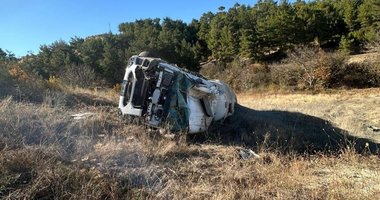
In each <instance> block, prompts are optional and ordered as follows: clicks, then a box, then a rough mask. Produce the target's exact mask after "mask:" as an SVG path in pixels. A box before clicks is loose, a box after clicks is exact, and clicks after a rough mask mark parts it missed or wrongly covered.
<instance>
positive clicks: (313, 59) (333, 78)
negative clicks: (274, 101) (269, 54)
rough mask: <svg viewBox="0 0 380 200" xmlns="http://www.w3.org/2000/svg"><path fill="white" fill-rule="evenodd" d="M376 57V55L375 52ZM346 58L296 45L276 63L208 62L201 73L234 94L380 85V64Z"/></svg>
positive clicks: (242, 60)
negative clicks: (250, 90) (272, 89)
mask: <svg viewBox="0 0 380 200" xmlns="http://www.w3.org/2000/svg"><path fill="white" fill-rule="evenodd" d="M376 54H377V55H379V53H378V52H377V53H376ZM354 61H355V59H353V58H350V57H349V56H348V55H345V54H342V53H339V52H335V53H330V52H325V51H323V50H322V49H320V48H317V47H314V46H298V47H295V48H294V49H293V50H291V51H289V52H288V53H287V58H286V59H283V60H282V61H281V62H278V63H272V64H268V63H262V64H258V63H252V62H251V61H250V60H244V59H236V60H235V61H234V62H232V63H230V64H227V65H225V64H223V63H218V62H214V63H208V64H206V65H204V66H203V67H202V69H201V71H200V72H201V73H202V74H203V75H205V76H206V77H209V78H214V79H222V80H225V81H226V82H227V83H228V84H230V85H231V86H232V87H233V88H234V89H235V90H237V91H246V90H249V89H253V88H255V89H267V90H268V89H270V88H277V89H279V88H282V89H287V90H311V91H318V90H324V89H330V88H370V87H379V86H380V62H368V61H365V62H354Z"/></svg>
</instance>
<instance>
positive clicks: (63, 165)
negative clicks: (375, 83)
mask: <svg viewBox="0 0 380 200" xmlns="http://www.w3.org/2000/svg"><path fill="white" fill-rule="evenodd" d="M67 91H69V93H66V94H65V93H61V92H59V91H56V92H50V93H46V95H45V97H44V100H43V101H41V102H34V103H28V102H23V101H21V102H20V101H16V100H14V98H11V97H8V98H2V99H1V100H0V198H3V199H374V198H375V197H376V196H378V195H379V194H380V176H379V170H380V161H379V157H378V156H377V155H372V154H368V152H367V154H365V153H364V154H359V153H357V152H356V150H355V149H354V148H347V147H345V146H341V147H340V148H339V149H338V152H337V153H333V154H332V153H329V152H324V151H318V152H314V153H311V154H310V153H300V152H298V151H297V145H294V144H292V145H291V144H290V143H286V142H283V141H282V142H281V141H277V143H271V142H272V141H271V140H269V139H267V138H266V135H264V139H263V140H255V138H253V137H250V134H251V133H252V132H248V130H249V129H242V128H243V127H237V128H236V127H232V126H234V125H236V126H240V125H246V126H249V127H251V128H253V130H254V134H253V135H255V136H257V134H259V133H260V130H262V133H267V134H271V133H273V132H271V131H273V130H274V129H281V128H283V129H286V126H289V124H287V123H282V124H281V123H280V122H281V121H282V120H283V118H282V117H284V116H286V117H294V116H293V114H292V113H291V112H293V111H294V112H300V113H303V115H304V116H302V117H303V120H304V121H307V120H309V119H313V120H316V119H314V118H310V117H307V116H306V115H310V116H315V117H319V118H326V119H327V120H330V121H332V122H333V123H334V124H335V125H336V126H337V127H340V128H343V129H346V130H354V131H352V132H353V133H355V134H357V135H360V134H361V135H363V134H365V133H362V132H358V131H357V132H355V130H356V129H358V130H361V129H360V128H357V125H355V124H354V122H359V121H360V120H365V122H366V123H367V122H368V123H371V124H372V125H378V124H377V123H379V121H376V120H378V119H377V118H376V113H379V112H378V109H377V107H378V106H375V105H377V103H378V102H380V101H378V98H379V95H378V94H379V93H378V90H377V89H372V90H360V91H359V90H358V91H347V92H342V93H338V92H334V93H333V94H319V95H305V94H287V95H276V94H270V95H268V94H257V95H254V94H242V95H239V102H240V103H241V104H243V105H245V106H247V107H249V108H245V109H244V110H238V112H239V111H244V113H237V115H236V116H235V118H232V119H231V120H236V121H244V123H240V124H239V123H236V122H234V121H230V122H232V123H231V124H225V125H223V126H222V127H223V128H224V129H223V131H210V132H209V133H207V134H202V135H196V136H191V137H186V136H184V135H179V136H178V137H175V139H169V138H166V137H163V136H162V135H160V134H158V133H157V132H156V131H150V130H147V129H145V128H144V127H141V126H133V125H126V124H124V123H123V122H122V121H121V120H120V119H119V118H117V117H116V114H115V113H116V112H115V111H116V107H115V105H113V104H112V101H115V95H114V94H115V93H112V92H107V91H104V92H102V91H96V92H94V91H91V90H84V89H78V88H76V89H75V88H74V89H73V88H72V89H67ZM58 99H61V100H60V101H61V103H58V102H59V101H58ZM62 99H63V100H64V101H63V100H62ZM339 106H340V107H339ZM339 108H340V109H343V110H342V111H339ZM329 109H331V111H329ZM271 110H282V111H283V112H284V113H286V114H284V113H280V115H277V114H276V113H269V114H270V115H268V113H265V112H267V111H271ZM290 111H291V112H290ZM85 112H90V113H94V114H93V115H90V116H88V117H87V118H86V119H82V120H75V119H74V118H73V117H71V115H72V114H75V113H85ZM342 113H347V115H345V114H342ZM350 113H351V114H350ZM256 114H258V116H256V117H255V115H256ZM333 114H334V115H333ZM273 116H274V117H279V116H280V118H277V119H276V118H274V119H272V118H271V117H273ZM299 116H301V115H295V117H294V118H297V119H299ZM334 116H335V117H334ZM260 117H262V118H260ZM286 117H285V118H286ZM328 117H330V118H328ZM243 118H244V119H243ZM271 120H272V121H271ZM347 120H348V121H347ZM350 120H351V121H350ZM273 121H275V122H276V123H271V122H273ZM301 121H302V120H301ZM314 122H318V123H319V121H312V123H314ZM289 123H290V124H293V121H289ZM305 123H306V122H305ZM310 124H311V123H310ZM280 125H281V126H280ZM293 125H294V124H293ZM301 125H304V126H305V124H301ZM301 125H300V126H301ZM307 125H308V124H306V126H307ZM284 127H285V128H284ZM317 128H318V126H317ZM305 130H314V129H299V128H298V127H296V128H294V126H290V128H288V129H286V131H284V132H281V131H278V133H282V134H285V133H290V132H300V133H304V132H305ZM229 131H231V132H229ZM240 131H242V132H244V134H243V133H242V132H240ZM365 136H368V135H365ZM236 137H237V139H236ZM231 138H234V139H231ZM370 138H373V139H376V138H377V137H375V135H373V136H371V137H370ZM227 139H228V140H227ZM251 139H253V143H249V142H247V143H246V141H248V140H251ZM295 139H297V138H295ZM276 145H278V146H276ZM284 145H286V146H287V147H288V148H286V149H287V151H282V149H283V147H284ZM244 148H253V149H255V150H256V152H257V153H258V154H259V155H260V157H259V158H250V159H247V160H244V159H241V158H240V156H239V150H240V149H244Z"/></svg>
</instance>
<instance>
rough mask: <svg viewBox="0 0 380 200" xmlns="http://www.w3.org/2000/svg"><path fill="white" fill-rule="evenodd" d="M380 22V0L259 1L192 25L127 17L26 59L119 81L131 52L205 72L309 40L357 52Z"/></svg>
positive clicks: (35, 65) (40, 68) (34, 66)
mask: <svg viewBox="0 0 380 200" xmlns="http://www.w3.org/2000/svg"><path fill="white" fill-rule="evenodd" d="M379 28H380V0H316V1H303V0H297V1H295V2H293V3H290V2H288V1H286V0H280V1H279V2H277V1H274V0H259V1H258V2H257V3H256V4H255V5H253V6H248V5H240V4H235V5H234V6H233V7H232V8H230V9H228V10H226V9H225V8H224V7H220V8H219V10H218V12H216V13H212V12H207V13H204V14H203V15H202V16H201V17H200V18H199V19H194V20H192V21H191V22H190V23H185V22H183V21H181V20H173V19H170V18H164V19H141V20H136V21H134V22H126V23H121V24H120V25H119V33H117V34H114V33H111V32H109V33H105V34H101V35H95V36H90V37H87V38H79V37H73V38H71V40H70V41H68V42H66V41H62V40H58V41H55V42H54V43H52V44H49V45H42V46H41V47H40V51H39V52H38V53H37V54H29V55H27V56H25V57H23V58H22V62H21V63H22V65H23V66H24V68H26V69H28V70H30V71H33V72H34V73H36V74H38V75H40V76H42V77H44V78H48V77H50V76H52V75H54V76H59V75H60V74H62V72H63V71H65V70H66V71H67V70H72V69H75V68H83V67H87V68H90V69H91V70H93V71H94V72H95V73H96V74H97V75H98V77H101V78H102V79H104V80H105V82H106V83H108V84H114V83H117V82H120V80H121V79H122V77H123V72H124V68H125V66H126V63H127V61H128V58H129V57H130V56H132V55H135V54H138V53H140V52H141V51H146V50H148V51H152V52H155V53H156V54H157V55H158V56H159V57H161V58H163V59H165V60H167V61H169V62H172V63H176V64H178V65H179V66H181V67H186V68H188V69H191V70H199V64H200V63H201V62H206V61H210V60H218V61H223V62H231V61H232V60H234V59H235V58H237V57H243V58H249V59H250V60H254V61H260V60H265V59H267V58H268V57H270V56H271V55H273V54H276V53H282V52H285V51H286V50H288V49H291V48H294V47H296V46H297V45H305V44H314V45H316V46H319V47H321V48H325V49H331V50H338V49H339V50H341V51H344V52H347V53H355V52H358V51H361V50H362V49H363V48H364V46H365V44H366V43H367V42H370V41H373V40H375V39H377V37H378V30H379ZM3 54H4V52H3V51H1V52H0V56H2V57H4V56H3Z"/></svg>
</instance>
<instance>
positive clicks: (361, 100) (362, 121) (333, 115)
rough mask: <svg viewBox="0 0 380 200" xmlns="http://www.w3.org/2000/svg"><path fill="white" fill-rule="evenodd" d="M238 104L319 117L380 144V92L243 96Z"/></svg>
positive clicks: (369, 90)
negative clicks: (374, 129) (374, 128)
mask: <svg viewBox="0 0 380 200" xmlns="http://www.w3.org/2000/svg"><path fill="white" fill-rule="evenodd" d="M238 102H239V103H240V104H242V105H244V106H247V107H250V108H252V109H255V110H280V111H286V112H298V113H303V114H306V115H310V116H314V117H318V118H321V119H324V120H327V121H329V122H332V124H333V125H334V126H336V127H339V128H341V129H344V130H347V131H348V132H349V133H350V134H352V135H353V136H357V137H364V138H369V139H372V140H375V141H376V142H378V143H379V142H380V134H379V133H378V132H374V131H373V130H372V129H370V128H369V127H370V126H375V127H380V118H379V115H380V90H379V89H376V88H374V89H364V90H347V91H345V90H340V91H333V92H332V93H319V94H306V93H299V94H282V95H279V94H269V95H268V94H252V93H247V94H241V95H239V96H238Z"/></svg>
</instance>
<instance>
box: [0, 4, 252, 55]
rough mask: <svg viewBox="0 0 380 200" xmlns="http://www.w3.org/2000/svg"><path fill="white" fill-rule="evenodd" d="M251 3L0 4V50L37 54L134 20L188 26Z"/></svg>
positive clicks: (18, 53)
mask: <svg viewBox="0 0 380 200" xmlns="http://www.w3.org/2000/svg"><path fill="white" fill-rule="evenodd" d="M236 2H237V3H239V4H246V5H253V4H254V3H255V2H256V1H255V0H250V1H249V0H240V1H239V0H144V1H142V0H108V1H107V0H0V20H1V23H0V24H1V25H0V48H2V49H3V50H9V51H11V52H12V53H14V54H16V56H18V57H19V56H23V55H26V54H27V53H28V52H32V53H35V54H36V53H38V51H39V47H40V45H42V44H51V43H52V42H54V41H56V40H60V39H62V40H65V41H69V40H70V38H71V37H74V36H79V37H86V36H90V35H95V34H101V33H105V32H108V31H109V30H111V31H112V32H113V33H117V32H118V28H117V27H118V25H119V24H120V23H122V22H131V21H135V20H136V19H145V18H157V17H158V18H164V17H170V18H172V19H181V20H183V21H184V22H190V21H191V20H192V19H193V18H195V19H199V17H200V16H201V15H202V14H203V13H205V12H208V11H211V12H216V11H217V10H218V8H219V7H220V6H224V7H226V8H230V7H232V6H233V5H234V4H235V3H236Z"/></svg>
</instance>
